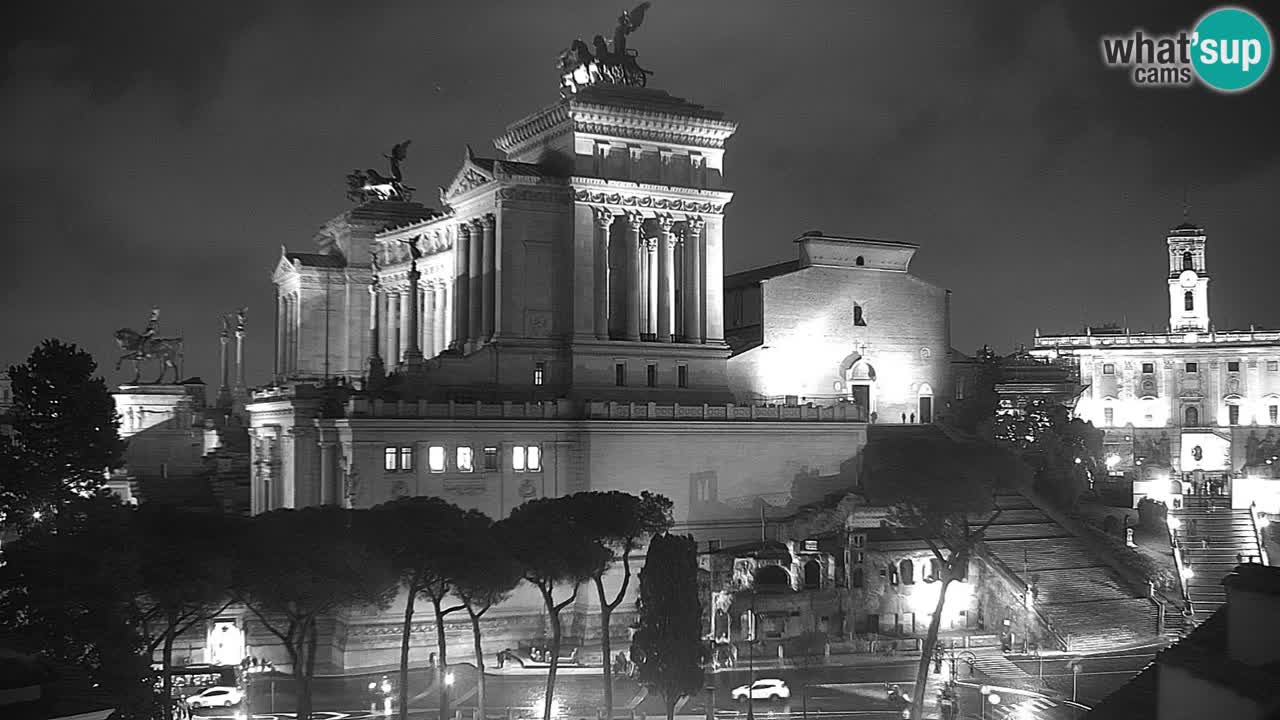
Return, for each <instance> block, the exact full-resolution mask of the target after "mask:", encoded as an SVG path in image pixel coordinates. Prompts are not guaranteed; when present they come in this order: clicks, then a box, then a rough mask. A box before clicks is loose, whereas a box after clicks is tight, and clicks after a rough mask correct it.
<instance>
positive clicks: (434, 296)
mask: <svg viewBox="0 0 1280 720" xmlns="http://www.w3.org/2000/svg"><path fill="white" fill-rule="evenodd" d="M446 287H447V285H446V284H445V283H444V282H437V283H436V285H435V287H434V288H433V289H432V292H431V307H432V318H433V323H434V327H433V328H432V330H431V335H432V337H434V338H435V342H434V343H433V348H434V350H435V354H436V355H439V354H440V353H441V352H443V351H444V349H445V348H447V347H449V339H448V336H447V335H446V334H445V332H446V331H445V327H446V325H447V317H448V316H447V315H446V314H445V298H444V296H445V288H446Z"/></svg>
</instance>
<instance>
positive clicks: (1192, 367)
mask: <svg viewBox="0 0 1280 720" xmlns="http://www.w3.org/2000/svg"><path fill="white" fill-rule="evenodd" d="M1186 371H1187V372H1189V373H1197V372H1200V365H1199V364H1198V363H1187V365H1186Z"/></svg>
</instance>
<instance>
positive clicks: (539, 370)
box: [533, 362, 547, 385]
mask: <svg viewBox="0 0 1280 720" xmlns="http://www.w3.org/2000/svg"><path fill="white" fill-rule="evenodd" d="M546 371H547V364H546V363H544V362H540V363H534V365H533V384H534V385H541V384H542V376H543V373H545V372H546Z"/></svg>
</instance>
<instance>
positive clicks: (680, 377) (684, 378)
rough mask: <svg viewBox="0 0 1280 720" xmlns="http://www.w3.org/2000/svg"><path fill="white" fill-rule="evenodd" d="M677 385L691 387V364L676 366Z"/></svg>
mask: <svg viewBox="0 0 1280 720" xmlns="http://www.w3.org/2000/svg"><path fill="white" fill-rule="evenodd" d="M676 385H677V386H678V387H682V388H687V387H689V366H688V365H677V366H676Z"/></svg>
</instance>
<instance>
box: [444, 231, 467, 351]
mask: <svg viewBox="0 0 1280 720" xmlns="http://www.w3.org/2000/svg"><path fill="white" fill-rule="evenodd" d="M457 232H458V242H457V243H456V244H455V245H454V268H455V275H454V283H453V293H452V295H453V297H452V298H451V299H452V301H453V330H452V332H450V333H449V337H450V340H451V341H452V342H453V343H454V344H455V345H457V346H458V348H459V349H461V348H463V346H465V345H466V344H467V332H468V328H470V327H471V317H470V315H469V314H468V312H467V311H468V310H469V309H470V308H471V305H470V303H469V302H468V301H467V298H469V297H470V295H471V270H470V268H469V267H468V264H469V263H470V262H471V226H470V225H467V224H466V223H463V224H461V225H459V226H458V229H457Z"/></svg>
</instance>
